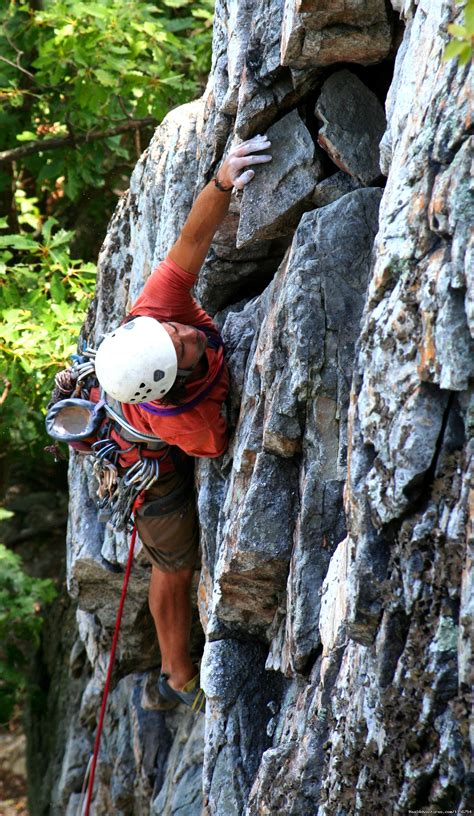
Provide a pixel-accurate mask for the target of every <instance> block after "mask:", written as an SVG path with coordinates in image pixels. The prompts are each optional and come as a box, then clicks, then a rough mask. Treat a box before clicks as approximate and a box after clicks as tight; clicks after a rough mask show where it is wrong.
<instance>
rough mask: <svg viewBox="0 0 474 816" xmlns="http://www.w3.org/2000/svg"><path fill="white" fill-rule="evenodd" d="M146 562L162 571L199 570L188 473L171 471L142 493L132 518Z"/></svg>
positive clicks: (197, 532)
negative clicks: (144, 495) (143, 497)
mask: <svg viewBox="0 0 474 816" xmlns="http://www.w3.org/2000/svg"><path fill="white" fill-rule="evenodd" d="M135 522H136V525H137V531H138V535H139V536H140V539H141V542H142V544H143V549H144V552H145V555H146V556H147V557H148V560H149V561H151V563H152V564H153V566H154V567H156V568H157V569H159V570H161V571H162V572H177V571H178V570H182V569H194V568H196V567H199V557H198V550H199V528H198V523H197V515H196V501H195V498H194V482H193V478H192V473H191V474H187V475H183V474H180V473H177V472H176V471H173V472H172V473H166V474H165V475H164V476H162V477H161V478H160V479H159V481H158V482H157V484H156V485H154V486H153V487H152V488H151V489H150V490H148V491H147V493H146V500H145V503H144V504H142V506H141V507H140V508H139V509H138V512H137V514H136V516H135Z"/></svg>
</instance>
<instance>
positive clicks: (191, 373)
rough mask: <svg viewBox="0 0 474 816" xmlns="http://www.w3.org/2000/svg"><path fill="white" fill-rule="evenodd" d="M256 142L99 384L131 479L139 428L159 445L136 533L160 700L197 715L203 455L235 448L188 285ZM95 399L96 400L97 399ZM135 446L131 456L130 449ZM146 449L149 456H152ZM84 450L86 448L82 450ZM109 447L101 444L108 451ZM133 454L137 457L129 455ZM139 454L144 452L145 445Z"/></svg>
mask: <svg viewBox="0 0 474 816" xmlns="http://www.w3.org/2000/svg"><path fill="white" fill-rule="evenodd" d="M269 147H270V141H269V140H268V138H267V137H266V136H262V135H258V136H255V137H254V138H251V139H249V140H247V141H244V142H243V143H241V144H240V145H238V146H235V147H233V148H232V149H231V150H230V151H229V153H228V155H227V157H226V158H225V160H224V161H223V163H222V164H221V166H220V168H219V170H218V172H217V175H216V177H215V178H214V179H213V180H212V181H211V182H209V184H208V185H207V186H206V187H205V188H204V189H203V190H202V192H201V193H200V194H199V195H198V197H197V198H196V201H195V202H194V204H193V207H192V209H191V211H190V213H189V216H188V218H187V220H186V222H185V224H184V226H183V228H182V230H181V233H180V235H179V237H178V239H177V241H176V243H175V244H174V246H173V247H172V248H171V250H170V251H169V253H168V256H167V257H166V258H165V260H164V261H162V262H161V263H160V264H159V265H158V267H157V269H156V270H155V271H154V272H153V273H152V274H151V275H150V277H149V278H148V280H147V282H146V284H145V286H144V288H143V291H142V293H141V294H140V296H139V297H138V299H137V300H136V301H135V303H134V304H133V306H132V308H131V309H130V312H129V314H128V315H127V317H126V319H125V321H124V323H123V324H122V325H121V326H119V327H118V328H117V329H115V330H114V331H112V332H110V333H108V334H107V335H106V336H105V338H104V339H103V341H102V342H101V344H100V345H99V347H98V349H97V353H96V356H95V375H96V377H97V380H98V382H99V385H100V386H101V388H102V389H103V391H102V393H103V392H105V398H106V400H109V399H110V400H112V404H113V401H114V400H115V405H116V407H118V410H119V412H120V415H121V417H122V418H124V420H125V422H122V426H127V427H128V428H129V429H130V428H131V429H132V436H130V434H129V433H126V432H125V431H124V430H123V427H121V426H119V425H117V424H116V423H113V427H112V429H111V431H110V438H111V439H112V440H113V443H114V444H115V445H118V446H119V447H120V451H119V459H118V462H119V467H120V470H121V472H122V473H124V472H126V471H127V469H128V471H129V472H130V471H131V468H132V467H133V466H134V463H135V466H136V461H137V453H136V449H135V448H133V446H131V445H130V439H132V440H133V438H134V437H133V431H137V432H139V433H141V434H143V435H144V438H154V437H156V439H158V440H160V441H161V444H162V445H163V447H161V448H159V447H158V450H156V451H153V445H151V446H150V448H151V450H150V451H149V452H148V455H150V456H152V455H155V456H159V472H160V475H159V478H158V480H157V481H156V482H155V484H154V485H153V486H152V487H150V489H148V490H146V491H145V492H144V493H142V495H141V497H140V499H141V502H142V503H141V504H140V505H139V506H138V507H137V508H136V510H135V524H136V526H137V531H138V534H139V536H140V540H141V542H142V545H143V548H144V551H145V554H146V556H147V558H148V560H149V561H150V562H151V565H152V571H151V579H150V587H149V596H148V601H149V608H150V611H151V614H152V616H153V620H154V623H155V627H156V633H157V637H158V643H159V647H160V652H161V672H160V676H159V680H158V692H159V703H158V706H159V707H161V708H163V709H165V708H171V707H174V706H175V705H177V704H178V703H180V702H182V703H185V704H187V705H190V706H192V707H194V708H195V709H198V710H200V709H201V707H202V704H203V702H204V694H203V692H202V690H201V689H200V683H199V673H198V671H197V668H196V666H195V665H194V664H193V661H192V659H191V655H190V630H191V581H192V577H193V573H194V570H195V568H196V566H198V565H197V559H198V543H199V531H198V523H197V515H196V507H195V500H194V492H193V491H194V479H193V463H194V457H198V458H201V457H218V456H220V455H221V454H222V453H223V452H224V451H225V449H226V447H227V443H228V437H227V427H226V422H225V419H224V417H223V414H222V407H223V403H224V400H225V398H226V395H227V390H228V373H227V368H226V363H225V360H224V351H223V346H222V340H221V338H220V335H219V332H218V330H217V328H216V326H215V325H214V324H213V322H212V320H211V318H210V317H209V315H207V314H206V312H205V311H204V310H203V309H202V308H201V307H200V306H199V305H198V303H197V302H196V300H195V299H194V298H193V297H192V296H191V292H190V290H191V288H192V286H193V285H194V283H195V281H196V277H197V274H198V272H199V270H200V268H201V266H202V264H203V261H204V259H205V257H206V255H207V253H208V250H209V247H210V245H211V242H212V240H213V237H214V234H215V232H216V230H217V228H218V227H219V225H220V224H221V222H222V221H223V219H224V217H225V215H226V213H227V211H228V208H229V204H230V199H231V191H232V189H233V188H235V189H237V190H242V189H243V188H244V187H245V186H246V185H247V184H248V183H249V182H251V180H252V178H253V177H254V175H255V173H254V171H253V170H252V169H251V167H252V165H258V164H262V163H266V162H269V161H270V160H271V155H269V154H268V153H263V154H262V153H261V151H264V150H267V149H268V148H269ZM96 398H97V395H96ZM131 447H132V449H131V450H130V448H131ZM143 448H145V450H144V451H143ZM82 449H83V450H84V448H82ZM102 449H104V448H103V446H102ZM127 449H128V451H127ZM140 451H142V452H144V454H145V456H146V455H147V450H146V445H144V446H141V447H140Z"/></svg>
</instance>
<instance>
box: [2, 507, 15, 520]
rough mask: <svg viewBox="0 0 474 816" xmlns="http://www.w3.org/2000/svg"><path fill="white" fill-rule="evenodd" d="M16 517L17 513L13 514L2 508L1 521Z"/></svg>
mask: <svg viewBox="0 0 474 816" xmlns="http://www.w3.org/2000/svg"><path fill="white" fill-rule="evenodd" d="M14 515H15V513H12V511H11V510H7V509H6V508H5V507H0V521H4V520H5V519H9V518H12V517H13V516H14Z"/></svg>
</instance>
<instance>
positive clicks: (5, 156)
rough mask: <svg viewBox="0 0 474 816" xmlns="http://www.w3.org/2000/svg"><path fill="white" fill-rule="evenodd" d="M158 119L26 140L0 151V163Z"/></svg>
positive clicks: (129, 121) (103, 137)
mask: <svg viewBox="0 0 474 816" xmlns="http://www.w3.org/2000/svg"><path fill="white" fill-rule="evenodd" d="M157 124H158V121H157V120H156V119H154V118H153V117H152V116H147V117H145V118H144V119H127V121H126V122H121V123H120V124H119V125H116V126H115V127H113V128H109V130H91V131H89V132H88V133H84V134H78V135H75V136H74V137H73V136H71V135H69V136H58V137H57V138H53V139H38V141H36V142H27V143H26V144H24V145H22V146H21V147H14V148H12V149H11V150H3V151H1V152H0V164H2V163H7V162H13V161H16V160H17V159H21V158H23V156H30V155H31V154H32V153H42V152H44V151H45V150H57V149H58V148H60V147H67V146H68V145H71V146H72V147H75V146H76V145H79V144H84V143H86V142H95V141H98V140H100V139H108V138H109V136H117V135H118V134H119V133H125V132H126V131H127V130H137V128H143V127H148V126H149V125H157Z"/></svg>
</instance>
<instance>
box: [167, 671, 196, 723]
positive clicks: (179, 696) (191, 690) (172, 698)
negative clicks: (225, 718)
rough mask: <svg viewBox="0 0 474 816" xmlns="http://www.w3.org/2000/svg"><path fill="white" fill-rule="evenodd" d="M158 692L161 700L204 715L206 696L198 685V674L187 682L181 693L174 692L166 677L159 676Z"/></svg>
mask: <svg viewBox="0 0 474 816" xmlns="http://www.w3.org/2000/svg"><path fill="white" fill-rule="evenodd" d="M158 691H159V694H160V697H162V698H163V700H166V701H168V702H169V703H173V702H174V703H175V705H176V704H177V703H184V704H185V705H187V706H189V707H190V708H192V709H193V711H199V712H200V713H201V714H204V708H205V705H206V696H205V694H204V692H203V690H202V688H201V687H200V685H199V674H196V676H195V677H193V678H192V679H191V680H189V681H188V682H187V683H186V685H185V686H184V688H183V689H182V691H176V690H175V689H174V688H171V686H170V685H169V683H168V675H167V674H160V677H159V680H158Z"/></svg>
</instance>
